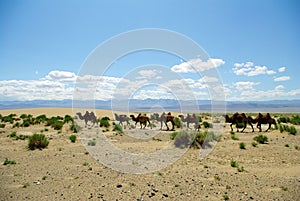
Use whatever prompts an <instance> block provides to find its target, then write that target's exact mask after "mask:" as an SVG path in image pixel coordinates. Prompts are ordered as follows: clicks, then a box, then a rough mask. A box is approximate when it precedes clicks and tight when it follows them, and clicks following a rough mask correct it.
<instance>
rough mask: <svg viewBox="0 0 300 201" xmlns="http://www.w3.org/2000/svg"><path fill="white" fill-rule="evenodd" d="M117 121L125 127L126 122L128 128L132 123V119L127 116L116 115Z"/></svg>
mask: <svg viewBox="0 0 300 201" xmlns="http://www.w3.org/2000/svg"><path fill="white" fill-rule="evenodd" d="M115 119H116V121H119V124H120V125H122V126H123V122H126V123H127V126H129V125H130V123H129V120H130V118H129V117H127V115H126V114H120V115H118V114H116V113H115Z"/></svg>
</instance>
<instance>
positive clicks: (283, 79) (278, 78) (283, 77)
mask: <svg viewBox="0 0 300 201" xmlns="http://www.w3.org/2000/svg"><path fill="white" fill-rule="evenodd" d="M289 79H290V76H281V77H277V78H275V79H274V81H275V82H281V81H287V80H289Z"/></svg>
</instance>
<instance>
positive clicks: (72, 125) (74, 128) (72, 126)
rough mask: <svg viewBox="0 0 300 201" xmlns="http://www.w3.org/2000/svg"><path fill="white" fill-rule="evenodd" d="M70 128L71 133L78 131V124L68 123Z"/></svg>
mask: <svg viewBox="0 0 300 201" xmlns="http://www.w3.org/2000/svg"><path fill="white" fill-rule="evenodd" d="M70 130H71V131H73V133H78V132H79V130H80V126H78V125H76V124H75V123H72V124H71V125H70Z"/></svg>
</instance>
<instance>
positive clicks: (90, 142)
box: [88, 140, 96, 146]
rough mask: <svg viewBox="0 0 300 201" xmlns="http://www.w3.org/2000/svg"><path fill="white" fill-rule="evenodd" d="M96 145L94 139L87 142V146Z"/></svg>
mask: <svg viewBox="0 0 300 201" xmlns="http://www.w3.org/2000/svg"><path fill="white" fill-rule="evenodd" d="M95 145H96V141H95V140H92V141H89V142H88V146H95Z"/></svg>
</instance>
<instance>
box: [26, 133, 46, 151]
mask: <svg viewBox="0 0 300 201" xmlns="http://www.w3.org/2000/svg"><path fill="white" fill-rule="evenodd" d="M48 144H49V141H48V139H47V138H46V137H45V135H44V134H36V133H35V134H33V135H32V136H29V138H28V148H29V149H30V150H34V149H43V148H46V147H47V146H48Z"/></svg>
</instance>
